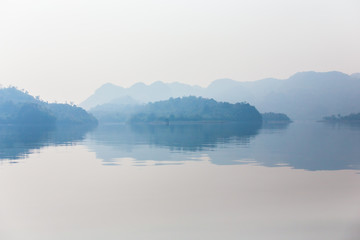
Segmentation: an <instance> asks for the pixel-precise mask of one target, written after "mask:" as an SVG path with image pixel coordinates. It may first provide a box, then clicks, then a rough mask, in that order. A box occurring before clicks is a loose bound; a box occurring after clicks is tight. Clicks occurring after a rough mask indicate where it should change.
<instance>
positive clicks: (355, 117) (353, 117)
mask: <svg viewBox="0 0 360 240" xmlns="http://www.w3.org/2000/svg"><path fill="white" fill-rule="evenodd" d="M322 121H323V122H332V123H360V113H351V114H349V115H346V116H341V115H340V114H338V115H337V116H335V115H331V116H327V117H323V119H322Z"/></svg>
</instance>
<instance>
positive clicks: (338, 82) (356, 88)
mask: <svg viewBox="0 0 360 240" xmlns="http://www.w3.org/2000/svg"><path fill="white" fill-rule="evenodd" d="M190 95H192V96H202V97H205V98H214V99H215V100H217V101H226V102H230V103H236V102H244V101H245V102H248V103H250V104H252V105H254V106H255V107H256V108H257V109H258V110H259V111H260V112H282V113H286V114H287V115H288V116H289V117H290V118H291V119H295V120H299V119H301V120H317V119H321V118H322V117H323V116H327V115H331V114H334V113H340V114H350V113H352V112H360V105H359V104H358V103H359V102H360V74H358V73H355V74H352V75H347V74H344V73H341V72H336V71H334V72H323V73H320V72H300V73H296V74H295V75H293V76H291V77H289V78H288V79H286V80H280V79H273V78H267V79H263V80H258V81H254V82H238V81H234V80H231V79H219V80H216V81H214V82H212V83H211V84H210V85H209V86H208V87H207V88H202V87H199V86H190V85H187V84H182V83H162V82H155V83H153V84H151V85H145V84H143V83H137V84H135V85H133V86H132V87H130V88H123V87H119V86H116V85H113V84H105V85H103V86H102V87H100V88H99V89H98V90H96V92H95V93H94V94H93V95H92V96H90V97H89V98H88V99H86V100H85V101H84V102H83V103H81V104H80V106H82V107H84V108H85V109H91V108H93V107H95V106H97V105H102V104H106V103H109V102H112V101H114V100H115V99H121V98H124V97H130V98H132V99H133V100H134V101H136V102H139V103H147V102H154V101H159V100H166V99H169V98H170V97H182V96H190ZM117 104H121V101H118V102H117Z"/></svg>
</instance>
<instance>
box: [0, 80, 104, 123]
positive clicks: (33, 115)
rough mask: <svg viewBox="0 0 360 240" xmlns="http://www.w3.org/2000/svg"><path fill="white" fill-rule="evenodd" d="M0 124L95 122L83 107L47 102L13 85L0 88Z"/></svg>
mask: <svg viewBox="0 0 360 240" xmlns="http://www.w3.org/2000/svg"><path fill="white" fill-rule="evenodd" d="M0 124H22V125H24V124H40V125H51V124H90V125H95V124H97V120H96V119H95V117H93V116H92V115H91V114H89V113H87V112H86V111H85V110H84V109H82V108H80V107H77V106H74V105H69V104H58V103H47V102H44V101H42V100H40V99H39V97H36V98H34V97H33V96H31V95H29V94H28V93H27V92H24V91H20V90H18V89H17V88H15V87H9V88H2V89H0Z"/></svg>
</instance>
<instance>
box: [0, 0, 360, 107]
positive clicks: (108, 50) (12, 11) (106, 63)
mask: <svg viewBox="0 0 360 240" xmlns="http://www.w3.org/2000/svg"><path fill="white" fill-rule="evenodd" d="M359 59H360V1H359V0H339V1H331V0H321V1H318V0H295V1H290V0H271V1H270V0H248V1H241V0H191V1H190V0H181V1H180V0H179V1H176V0H173V1H170V0H168V1H165V0H163V1H161V0H140V1H138V0H124V1H120V0H102V1H99V0H58V1H57V0H51V1H49V0H34V1H28V0H17V1H15V0H13V1H10V0H0V83H1V84H2V85H5V86H6V85H9V84H11V85H15V86H18V87H19V88H25V89H27V90H29V92H30V93H31V94H34V95H40V96H41V97H42V98H43V99H45V100H49V101H54V100H58V101H65V100H68V101H74V102H75V103H80V102H81V101H82V100H84V99H85V98H86V97H88V96H89V95H90V94H92V93H93V91H94V90H95V89H96V88H98V87H99V86H101V85H102V84H103V83H106V82H112V83H114V84H117V85H121V86H126V87H127V86H131V85H132V84H133V83H135V82H139V81H141V82H145V83H152V82H154V81H164V82H174V81H178V82H184V83H189V84H198V85H201V86H207V85H208V84H209V83H210V82H211V81H213V80H215V79H218V78H225V77H226V78H232V79H234V80H238V81H252V80H258V79H261V78H265V77H276V78H287V77H288V76H290V75H292V74H294V73H295V72H298V71H307V70H315V71H332V70H338V71H342V72H345V73H348V74H350V73H353V72H360V60H359Z"/></svg>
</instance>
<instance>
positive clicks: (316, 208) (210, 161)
mask: <svg viewBox="0 0 360 240" xmlns="http://www.w3.org/2000/svg"><path fill="white" fill-rule="evenodd" d="M0 193H1V197H0V239H1V240H23V239H26V240H29V239H30V240H48V239H52V240H60V239H61V240H62V239H67V240H73V239H86V240H92V239H94V240H95V239H96V240H97V239H110V240H115V239H130V240H131V239H154V240H159V239H160V240H161V239H186V240H188V239H234V240H235V239H236V240H238V239H247V240H259V239H267V240H268V239H276V240H279V239H280V240H282V239H284V240H285V239H286V240H288V239H292V240H296V239H299V240H300V239H301V240H303V239H309V240H311V239H314V240H325V239H326V240H329V239H332V240H344V239H345V240H356V239H360V204H359V203H360V126H359V125H344V124H340V125H339V124H325V123H314V122H294V123H291V124H267V125H266V124H265V125H263V126H259V125H254V124H221V123H219V124H175V125H171V124H170V125H169V126H167V125H141V124H139V125H121V124H118V125H115V124H114V125H99V126H98V127H97V128H95V129H89V128H86V127H64V126H63V127H57V128H51V127H49V128H44V127H34V126H0Z"/></svg>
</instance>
